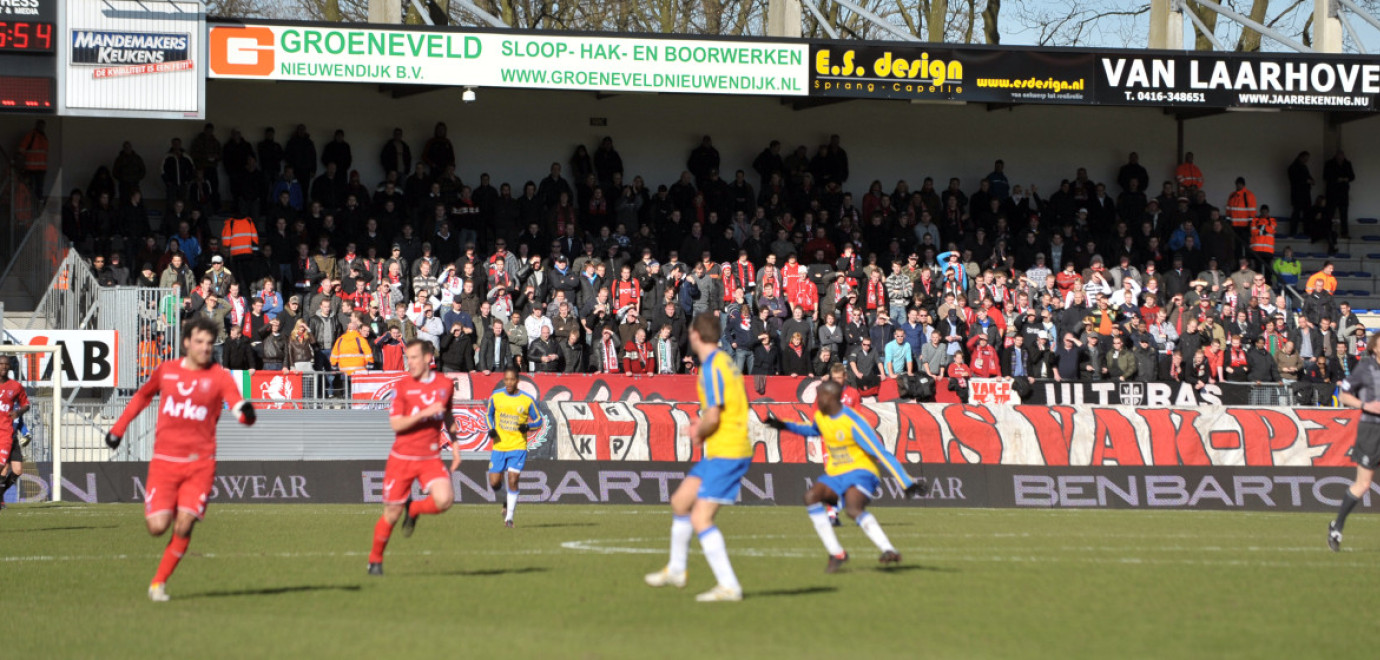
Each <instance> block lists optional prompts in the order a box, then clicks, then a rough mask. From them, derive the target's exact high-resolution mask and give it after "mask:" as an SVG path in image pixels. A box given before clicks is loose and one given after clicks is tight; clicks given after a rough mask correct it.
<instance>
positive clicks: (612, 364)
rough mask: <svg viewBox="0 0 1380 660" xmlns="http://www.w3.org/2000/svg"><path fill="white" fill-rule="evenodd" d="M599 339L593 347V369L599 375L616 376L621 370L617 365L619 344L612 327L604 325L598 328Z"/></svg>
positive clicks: (619, 365) (618, 364)
mask: <svg viewBox="0 0 1380 660" xmlns="http://www.w3.org/2000/svg"><path fill="white" fill-rule="evenodd" d="M600 335H601V336H600V338H599V340H598V342H597V343H595V345H594V355H593V358H592V361H593V363H594V368H595V370H596V371H597V372H598V373H601V374H616V373H619V372H620V371H621V369H622V366H621V364H620V363H619V355H620V351H619V346H621V344H620V343H619V341H618V338H617V337H616V336H615V335H614V329H613V327H612V326H609V325H604V326H602V328H600Z"/></svg>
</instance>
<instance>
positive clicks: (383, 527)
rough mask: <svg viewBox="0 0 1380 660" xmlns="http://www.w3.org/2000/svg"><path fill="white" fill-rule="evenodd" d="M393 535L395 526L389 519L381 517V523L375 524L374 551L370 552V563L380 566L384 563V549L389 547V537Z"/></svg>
mask: <svg viewBox="0 0 1380 660" xmlns="http://www.w3.org/2000/svg"><path fill="white" fill-rule="evenodd" d="M392 535H393V524H392V523H390V522H388V519H387V518H384V517H383V516H379V521H378V522H376V523H374V549H373V550H370V551H369V563H371V564H378V563H382V562H383V549H384V548H386V547H388V537H389V536H392Z"/></svg>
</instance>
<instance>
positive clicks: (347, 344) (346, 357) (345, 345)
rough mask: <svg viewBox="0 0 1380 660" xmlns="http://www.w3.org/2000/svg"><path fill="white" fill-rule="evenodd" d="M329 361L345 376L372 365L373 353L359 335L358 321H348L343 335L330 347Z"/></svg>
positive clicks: (365, 340) (367, 342)
mask: <svg viewBox="0 0 1380 660" xmlns="http://www.w3.org/2000/svg"><path fill="white" fill-rule="evenodd" d="M319 336H320V335H318V338H319ZM330 361H331V366H332V367H334V368H335V369H336V370H338V371H340V372H342V373H345V374H347V375H348V374H353V373H356V372H359V371H364V370H366V369H368V368H370V367H372V366H373V365H374V352H373V351H372V350H371V349H370V348H369V341H368V340H367V339H365V338H364V336H363V335H362V334H360V322H359V321H356V320H352V321H350V324H349V325H348V326H346V327H345V332H344V334H341V335H340V336H339V337H337V338H336V340H335V343H333V344H332V345H331V354H330Z"/></svg>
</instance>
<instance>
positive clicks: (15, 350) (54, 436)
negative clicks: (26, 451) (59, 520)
mask: <svg viewBox="0 0 1380 660" xmlns="http://www.w3.org/2000/svg"><path fill="white" fill-rule="evenodd" d="M44 353H47V354H50V355H51V359H52V364H51V365H50V366H51V367H52V372H53V380H52V383H51V391H52V397H53V418H52V420H51V421H50V424H49V427H48V439H49V443H50V444H51V449H52V452H53V479H52V483H51V484H49V485H50V486H51V490H52V495H53V501H54V502H61V501H62V346H61V345H60V344H53V345H47V346H25V345H20V344H4V345H0V355H10V356H12V357H14V358H19V357H21V356H29V355H33V356H36V357H38V358H40V359H41V356H42V354H44ZM38 363H39V359H34V360H33V363H32V364H30V365H28V366H29V367H30V369H28V370H27V373H29V374H31V375H32V374H36V375H37V376H39V377H33V378H30V381H38V380H40V378H41V376H42V371H40V369H39V364H38ZM15 373H16V375H17V374H21V373H26V372H25V371H21V370H19V369H18V368H17V367H16V369H15ZM19 382H20V384H21V385H22V384H23V383H24V382H25V381H23V380H20V381H19ZM32 398H37V397H32ZM15 442H19V439H18V438H15Z"/></svg>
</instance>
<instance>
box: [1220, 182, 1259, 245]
mask: <svg viewBox="0 0 1380 660" xmlns="http://www.w3.org/2000/svg"><path fill="white" fill-rule="evenodd" d="M1257 215H1259V213H1258V211H1257V209H1256V203H1255V193H1253V192H1251V190H1250V189H1249V188H1247V187H1246V180H1245V179H1243V178H1241V177H1239V176H1238V177H1236V190H1235V191H1233V192H1232V194H1231V195H1230V196H1229V197H1227V217H1228V218H1230V219H1231V226H1232V228H1233V229H1236V230H1237V231H1240V232H1244V231H1246V230H1247V229H1248V228H1250V226H1251V219H1252V218H1254V217H1256V216H1257Z"/></svg>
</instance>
